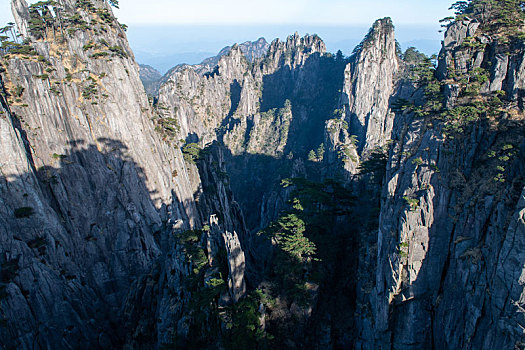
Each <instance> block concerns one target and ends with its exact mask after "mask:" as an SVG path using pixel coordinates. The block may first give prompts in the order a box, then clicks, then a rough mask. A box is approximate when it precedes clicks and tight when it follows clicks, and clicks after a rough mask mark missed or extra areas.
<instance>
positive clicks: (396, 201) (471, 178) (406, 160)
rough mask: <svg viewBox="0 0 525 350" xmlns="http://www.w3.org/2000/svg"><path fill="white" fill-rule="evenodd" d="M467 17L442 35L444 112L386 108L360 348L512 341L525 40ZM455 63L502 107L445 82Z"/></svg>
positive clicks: (519, 248)
mask: <svg viewBox="0 0 525 350" xmlns="http://www.w3.org/2000/svg"><path fill="white" fill-rule="evenodd" d="M478 28H481V27H480V23H479V22H477V21H476V20H465V21H458V22H455V23H454V24H452V25H451V26H450V27H449V28H448V30H447V33H446V35H445V41H444V44H443V45H444V46H443V49H442V52H441V54H440V62H439V67H438V69H437V76H438V77H439V78H440V79H443V80H444V82H443V84H444V95H445V96H444V98H445V101H444V102H443V103H444V105H445V106H447V107H448V108H449V109H448V110H447V112H445V113H446V114H444V118H443V119H440V118H438V119H434V118H435V115H432V117H425V116H421V115H419V116H418V115H417V114H415V113H410V112H409V111H405V112H403V113H398V114H397V115H396V120H395V122H394V131H393V135H395V136H394V142H393V145H392V148H391V150H390V153H389V160H388V165H387V174H386V183H385V185H384V187H383V193H382V198H383V199H382V201H381V215H380V224H379V237H378V243H377V244H378V259H377V275H376V276H377V281H376V291H375V292H376V293H377V299H376V300H374V303H375V311H374V321H375V327H376V328H375V329H376V332H377V333H376V334H377V335H378V338H377V339H378V343H377V344H375V345H370V344H369V345H367V346H364V347H366V348H377V346H380V347H381V348H392V347H393V348H406V349H426V348H430V347H432V348H463V349H493V348H509V349H510V348H515V347H520V346H522V345H520V344H523V340H524V336H523V331H522V329H523V328H522V327H521V326H520V325H522V324H523V321H524V319H523V317H524V316H523V312H522V311H523V309H522V305H523V297H524V295H525V294H524V289H523V283H522V276H523V264H522V262H523V259H524V254H525V252H524V250H523V244H522V243H523V242H522V238H520V237H519V235H520V232H522V231H523V227H524V226H523V219H522V214H523V192H522V191H523V186H524V177H523V174H524V173H523V171H524V169H523V160H524V159H523V150H524V148H523V147H524V145H525V143H524V142H525V138H524V136H525V129H524V128H523V111H522V110H521V107H520V106H521V95H520V93H519V91H520V89H521V86H520V81H521V80H520V78H519V77H520V76H522V75H523V73H524V71H523V69H522V65H521V63H522V61H523V57H524V51H523V47H522V45H516V44H510V47H509V46H506V44H502V43H499V42H498V40H497V39H496V37H494V39H489V37H488V36H487V35H486V33H485V32H483V31H482V30H480V29H478ZM466 40H472V42H478V43H479V44H480V45H467V44H465V41H466ZM507 45H509V44H507ZM504 52H506V53H504ZM509 52H510V54H509ZM504 67H505V68H504ZM466 75H470V76H476V75H484V76H485V78H483V79H480V80H479V85H474V84H475V81H472V80H471V81H470V88H471V89H472V88H475V89H479V92H477V95H476V96H479V97H478V98H479V99H480V100H481V99H486V100H485V101H492V103H494V102H497V101H499V98H498V100H496V99H495V97H494V96H496V95H497V94H499V95H500V96H501V95H506V96H507V98H506V99H504V102H503V103H504V105H505V107H504V109H501V110H500V109H498V108H497V107H496V108H494V107H490V106H489V107H487V108H486V109H484V112H483V105H476V104H475V103H472V100H471V97H470V96H472V95H469V90H468V88H469V86H468V85H467V87H465V86H464V85H463V86H462V85H461V84H462V83H461V82H460V83H457V82H455V83H453V81H454V79H455V77H458V76H459V77H461V76H466ZM445 79H446V80H445ZM458 80H460V78H457V79H456V81H458ZM496 90H503V91H504V92H503V93H500V92H499V91H496ZM450 91H461V93H449V92H450ZM475 94H476V93H475ZM496 105H497V106H502V104H499V102H497V104H496ZM466 107H467V108H475V109H474V110H472V109H471V111H475V113H479V115H477V117H476V114H475V115H474V117H470V118H468V116H469V114H468V109H465V108H466ZM458 111H460V116H459V119H454V118H453V117H452V116H453V115H454V114H453V113H457V112H458ZM480 111H481V112H480ZM511 242H512V243H511ZM511 247H512V248H511Z"/></svg>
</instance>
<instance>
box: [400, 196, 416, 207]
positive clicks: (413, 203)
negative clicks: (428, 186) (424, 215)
mask: <svg viewBox="0 0 525 350" xmlns="http://www.w3.org/2000/svg"><path fill="white" fill-rule="evenodd" d="M403 199H404V200H405V202H406V203H407V204H408V205H409V207H410V211H416V210H417V209H418V208H419V199H415V198H410V197H409V196H404V197H403Z"/></svg>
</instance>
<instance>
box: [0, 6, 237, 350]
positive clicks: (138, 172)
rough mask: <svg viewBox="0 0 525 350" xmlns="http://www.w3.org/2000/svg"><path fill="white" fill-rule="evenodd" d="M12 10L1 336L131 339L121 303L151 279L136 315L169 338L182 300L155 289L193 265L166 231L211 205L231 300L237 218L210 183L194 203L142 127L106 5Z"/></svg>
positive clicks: (176, 154)
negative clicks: (16, 35)
mask: <svg viewBox="0 0 525 350" xmlns="http://www.w3.org/2000/svg"><path fill="white" fill-rule="evenodd" d="M110 3H112V2H111V1H110ZM12 7H13V13H14V15H15V19H16V22H17V26H18V28H19V31H20V33H22V35H23V40H24V42H23V43H16V42H11V43H7V44H8V45H7V47H8V49H7V51H6V52H4V54H3V57H1V64H2V70H1V72H2V74H1V81H0V83H1V91H2V94H1V97H0V98H1V112H0V113H1V118H0V126H1V133H2V138H1V139H0V143H1V147H0V149H1V150H2V151H1V153H2V157H1V162H2V164H1V190H0V191H1V193H2V194H1V198H2V208H1V209H0V210H1V215H0V220H1V224H0V230H1V231H0V252H1V257H0V264H1V265H0V266H1V267H0V275H1V281H0V291H1V293H0V312H1V318H2V326H1V327H0V346H2V347H5V348H17V349H26V348H116V347H117V348H118V347H121V346H122V345H123V344H124V343H125V342H128V343H131V344H135V345H136V346H141V344H142V343H143V341H144V338H141V337H140V335H141V333H140V329H142V328H141V327H140V325H138V326H137V325H136V324H134V323H133V320H137V316H136V315H137V314H138V313H139V312H143V311H142V309H141V307H140V304H138V303H137V304H132V305H131V306H129V304H128V305H127V306H125V304H124V301H125V300H126V298H128V299H129V298H132V297H133V295H137V293H141V292H144V290H148V289H147V286H149V285H150V284H151V283H152V282H151V281H152V279H154V280H155V288H154V290H153V291H151V290H148V291H149V292H151V293H150V294H149V295H147V296H146V295H141V296H140V299H141V300H143V301H144V302H145V303H149V305H150V306H152V305H157V306H159V308H157V307H153V308H151V309H149V311H151V312H150V313H149V314H148V315H147V317H144V318H143V319H140V321H137V322H139V323H140V322H143V323H146V324H148V326H151V328H148V330H151V331H153V333H152V334H150V335H149V336H150V338H148V339H147V342H146V343H147V344H150V345H151V346H157V345H158V344H161V343H163V342H167V341H168V340H171V339H167V338H169V337H170V336H169V335H170V334H171V333H169V332H168V331H166V329H168V328H170V327H171V326H172V323H173V322H176V321H177V320H178V319H180V318H181V317H182V316H180V315H177V312H179V311H180V310H182V309H183V308H184V305H183V303H184V300H187V299H190V298H191V292H187V293H186V295H185V297H184V298H185V299H180V300H178V299H177V300H176V301H175V302H174V301H173V299H175V298H173V297H172V296H170V295H169V294H167V293H168V291H169V290H176V291H177V293H184V286H183V285H182V281H181V279H183V278H184V277H183V276H186V275H187V274H188V271H191V266H192V262H191V259H190V260H188V259H189V258H188V256H189V255H190V254H189V253H188V252H187V251H184V249H182V248H180V247H181V243H180V238H178V237H179V235H182V236H184V235H183V233H184V232H185V231H187V230H190V229H197V228H200V227H202V225H203V224H204V223H206V222H208V221H209V217H210V216H211V215H212V214H215V212H216V211H220V213H221V217H220V220H215V221H214V222H215V226H214V227H213V232H212V233H210V234H209V236H210V237H211V238H210V239H213V240H215V241H216V242H218V243H216V245H217V246H219V247H225V248H227V249H229V250H228V252H227V255H226V261H227V263H228V266H230V267H229V268H230V273H228V272H226V273H225V274H224V278H225V279H226V278H229V279H230V280H231V288H230V290H231V291H232V293H233V298H235V299H238V298H239V296H240V295H242V294H243V293H244V289H243V283H244V282H243V269H244V267H243V266H242V265H243V261H242V251H241V252H238V247H239V239H238V235H242V234H243V231H242V229H243V226H242V220H241V221H236V220H237V219H239V218H240V217H241V215H240V214H239V211H238V209H236V208H235V205H233V204H232V202H231V196H230V197H228V196H227V195H226V192H221V193H222V194H219V193H214V194H213V196H212V198H217V200H218V201H220V202H219V203H218V204H214V206H211V205H210V204H202V205H201V203H199V201H198V200H196V198H197V196H199V193H201V192H202V189H201V187H200V186H201V181H200V178H199V174H198V172H197V170H196V168H194V166H188V165H187V164H186V163H187V162H185V161H184V160H183V156H182V153H181V151H180V150H179V149H178V148H175V147H173V146H172V145H171V144H170V143H169V142H168V141H169V140H168V141H163V140H162V139H161V138H164V139H165V137H164V135H163V134H162V133H161V134H159V133H158V132H156V131H155V130H154V129H155V124H156V123H157V122H155V120H158V116H157V115H156V114H155V113H154V112H153V110H152V108H151V107H150V105H149V102H148V99H147V97H146V94H145V93H144V89H143V87H142V84H141V82H140V80H139V74H138V66H137V64H136V63H135V61H134V59H133V54H132V52H131V50H130V49H129V46H128V44H127V41H126V37H125V33H124V31H123V29H122V28H121V26H120V24H119V23H118V22H117V21H116V19H115V18H114V17H113V14H112V12H111V8H110V5H109V4H108V2H106V1H100V0H97V1H87V0H84V1H74V0H61V1H58V2H40V3H37V4H34V5H31V6H28V5H27V4H26V2H25V1H24V0H13V1H12ZM157 126H158V125H157ZM192 167H193V168H192ZM224 206H226V207H228V208H232V215H230V213H229V210H230V209H228V208H226V207H224ZM233 212H236V213H237V214H233ZM239 222H240V223H241V224H240V226H239V224H238V223H239ZM239 227H240V228H239ZM235 232H236V233H235ZM223 235H224V238H223ZM234 250H235V251H234ZM209 257H210V259H211V257H212V255H211V254H210V255H209ZM206 259H208V258H206ZM210 264H211V262H210ZM228 276H229V277H228ZM159 281H164V283H163V284H162V283H158V282H159ZM128 294H129V296H128V297H127V295H128ZM137 298H139V297H137ZM170 303H171V304H170ZM174 303H175V304H176V305H174ZM177 305H178V306H177ZM126 318H129V319H130V323H129V324H126V325H125V326H124V325H123V322H124V320H125V319H126ZM158 319H163V322H164V323H163V322H157V320H158ZM172 328H173V327H171V328H170V329H172ZM134 329H136V330H137V331H136V332H133V331H132V330H134ZM155 330H157V332H156V333H155ZM179 333H180V334H182V336H183V335H184V332H183V331H180V332H179ZM186 333H187V332H186Z"/></svg>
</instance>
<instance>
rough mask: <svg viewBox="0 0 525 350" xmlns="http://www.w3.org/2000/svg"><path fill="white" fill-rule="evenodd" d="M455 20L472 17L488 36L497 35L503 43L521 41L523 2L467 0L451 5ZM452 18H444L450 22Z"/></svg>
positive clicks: (523, 15)
mask: <svg viewBox="0 0 525 350" xmlns="http://www.w3.org/2000/svg"><path fill="white" fill-rule="evenodd" d="M451 9H453V10H455V14H456V17H455V20H456V21H461V20H463V19H464V18H466V17H470V18H472V17H474V18H477V19H478V20H481V22H482V30H483V31H484V32H485V33H487V34H489V35H498V36H499V37H500V38H501V39H503V41H505V40H509V39H518V40H520V39H521V36H522V26H523V22H524V21H525V12H524V10H525V2H524V1H522V0H467V1H457V2H455V3H454V4H452V6H451ZM453 19H454V18H450V17H449V18H446V19H444V20H443V21H444V22H450V21H452V20H453Z"/></svg>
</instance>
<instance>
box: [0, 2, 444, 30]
mask: <svg viewBox="0 0 525 350" xmlns="http://www.w3.org/2000/svg"><path fill="white" fill-rule="evenodd" d="M29 2H30V3H31V2H36V1H29ZM452 2H453V1H451V0H395V1H394V0H368V1H363V0H220V1H219V0H120V3H121V9H120V10H117V11H116V12H117V15H118V17H119V19H120V20H121V22H123V23H126V24H128V25H134V24H142V25H144V24H149V25H166V24H229V25H231V24H251V25H254V24H322V25H334V26H338V25H360V24H367V25H368V24H370V23H371V22H372V21H373V20H375V19H377V18H380V17H385V16H389V17H392V18H393V20H394V22H395V23H396V24H428V23H436V22H437V21H438V20H439V19H441V18H443V17H446V16H447V15H448V13H449V11H448V7H449V6H450V4H451V3H452ZM0 3H1V6H0V22H1V23H6V22H8V21H9V20H11V15H10V13H11V11H10V6H9V3H10V0H0Z"/></svg>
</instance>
